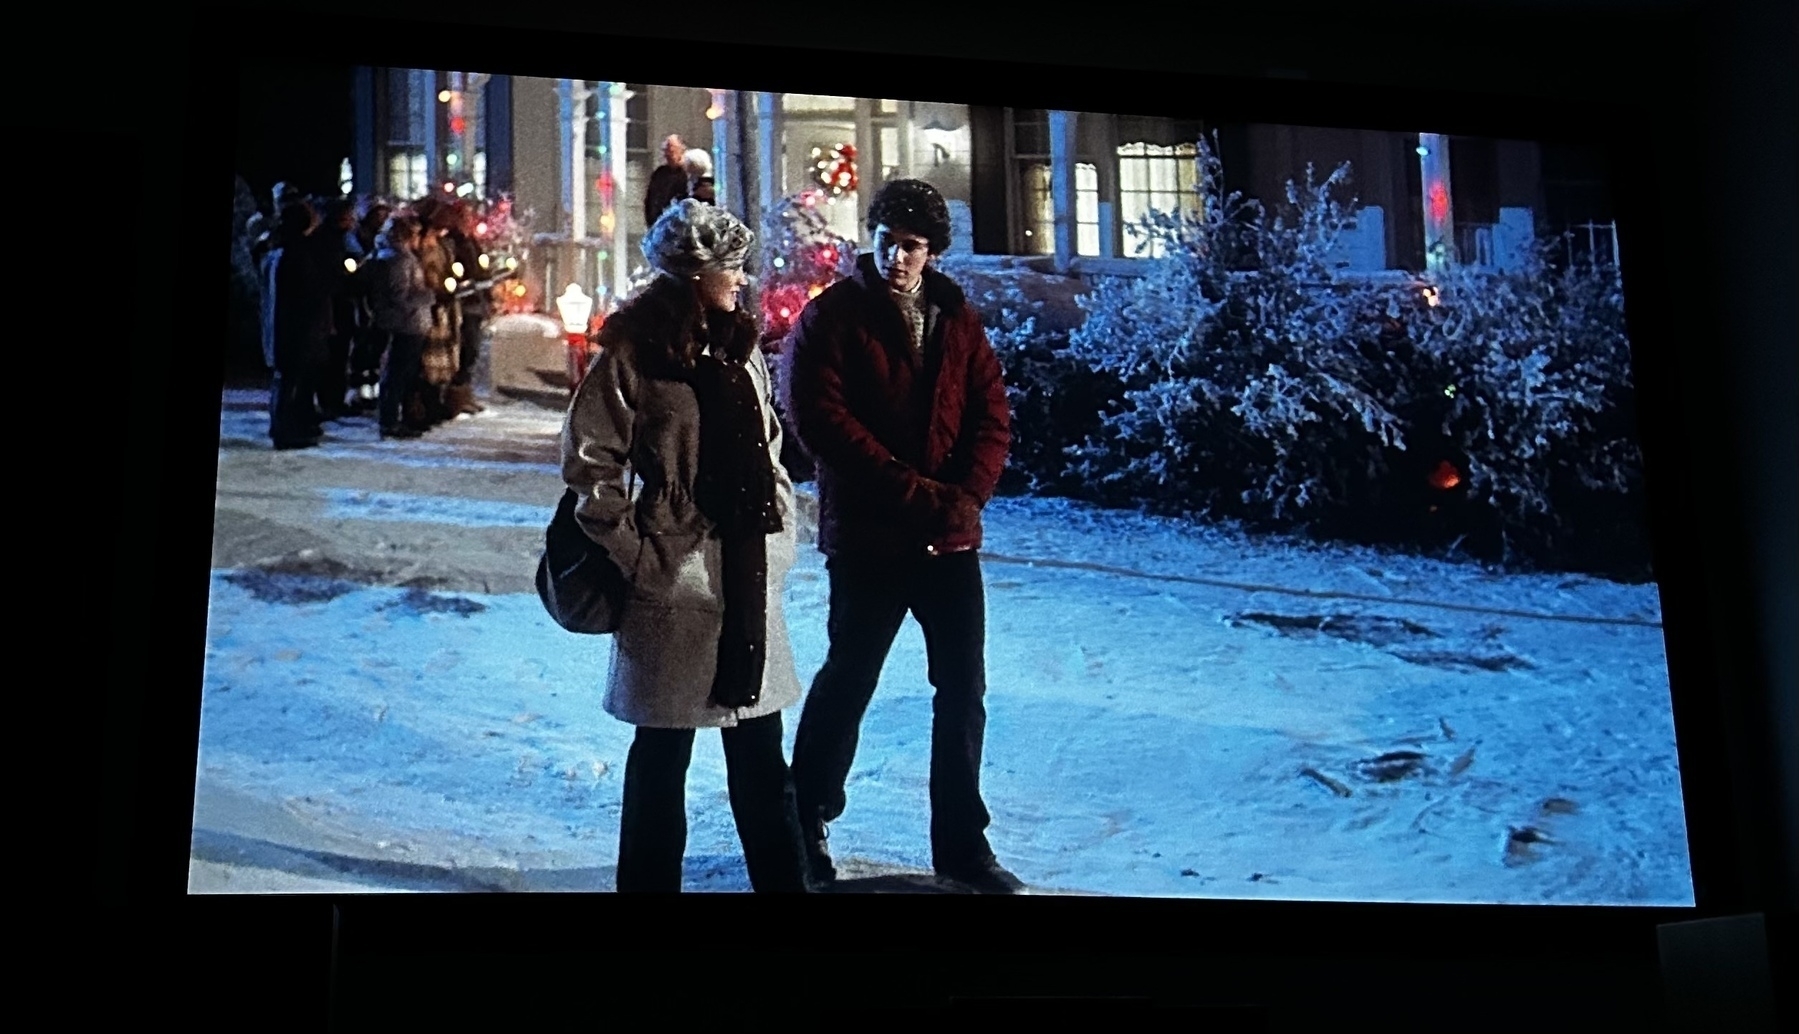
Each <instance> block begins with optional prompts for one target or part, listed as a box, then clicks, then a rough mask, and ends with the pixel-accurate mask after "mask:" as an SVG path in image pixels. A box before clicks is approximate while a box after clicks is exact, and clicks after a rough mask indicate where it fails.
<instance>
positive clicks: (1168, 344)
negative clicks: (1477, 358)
mask: <svg viewBox="0 0 1799 1034" xmlns="http://www.w3.org/2000/svg"><path fill="white" fill-rule="evenodd" d="M1196 160H1197V161H1198V162H1199V176H1198V177H1197V182H1198V185H1197V187H1196V189H1197V190H1199V192H1200V194H1201V199H1202V204H1201V206H1200V211H1199V213H1198V214H1196V215H1194V214H1185V213H1153V214H1152V215H1151V216H1150V217H1149V218H1148V219H1146V220H1145V224H1144V229H1145V231H1146V233H1147V235H1148V236H1149V237H1151V238H1152V239H1156V240H1160V241H1161V242H1162V244H1163V248H1164V257H1163V258H1160V259H1157V260H1153V261H1152V263H1151V265H1150V268H1149V271H1148V275H1146V276H1144V277H1141V278H1122V277H1121V278H1116V279H1113V280H1110V281H1105V282H1101V283H1099V284H1098V285H1096V287H1095V289H1094V291H1093V292H1092V294H1091V295H1089V296H1088V298H1087V299H1086V301H1085V302H1084V305H1085V307H1086V308H1087V309H1088V317H1087V321H1086V323H1085V324H1083V325H1082V327H1081V328H1080V329H1079V330H1077V331H1076V332H1075V334H1074V335H1072V337H1071V340H1070V344H1071V346H1072V350H1073V352H1074V353H1075V354H1076V355H1077V356H1078V357H1079V358H1081V359H1082V360H1083V361H1085V362H1087V363H1088V364H1089V366H1090V367H1091V368H1093V369H1094V370H1096V371H1103V372H1106V373H1110V374H1113V375H1114V376H1117V377H1119V378H1120V379H1121V380H1122V381H1123V384H1124V389H1123V391H1122V393H1121V395H1120V397H1119V398H1118V399H1117V400H1116V408H1115V410H1114V411H1113V412H1110V413H1108V414H1106V416H1105V418H1104V427H1103V429H1102V431H1101V432H1100V433H1099V434H1097V435H1095V436H1093V437H1091V438H1090V439H1089V440H1088V441H1087V442H1085V443H1084V444H1083V445H1082V446H1081V447H1079V448H1078V449H1077V450H1076V451H1075V456H1074V465H1075V467H1076V468H1077V469H1078V470H1079V471H1081V472H1082V473H1083V474H1084V475H1085V476H1086V477H1088V478H1089V479H1091V480H1092V481H1093V482H1094V483H1095V484H1096V485H1097V486H1101V495H1102V497H1110V498H1113V499H1114V500H1116V501H1126V500H1128V501H1131V502H1136V503H1141V504H1145V505H1148V506H1150V507H1151V508H1154V509H1161V510H1169V511H1200V512H1208V513H1214V514H1218V515H1225V516H1238V517H1244V518H1248V519H1252V520H1261V521H1278V522H1282V523H1293V522H1304V521H1309V520H1315V519H1317V518H1318V517H1319V516H1320V515H1321V514H1324V513H1326V512H1328V511H1329V510H1330V509H1331V508H1332V507H1333V506H1342V505H1343V504H1344V503H1346V502H1347V501H1348V500H1349V498H1350V495H1351V493H1350V489H1349V485H1348V482H1349V481H1350V480H1353V479H1354V478H1355V477H1357V476H1367V475H1366V474H1360V475H1358V471H1362V470H1366V469H1368V468H1370V467H1377V466H1378V464H1379V461H1380V458H1381V455H1382V451H1383V450H1385V449H1390V448H1402V447H1403V441H1404V437H1403V428H1402V424H1401V421H1400V420H1399V418H1398V417H1397V416H1396V415H1395V414H1394V413H1393V411H1392V410H1391V408H1390V406H1389V405H1388V404H1387V402H1386V400H1385V399H1384V398H1383V392H1382V391H1381V390H1379V389H1378V388H1377V387H1376V386H1375V385H1374V384H1371V383H1370V382H1369V377H1370V375H1371V374H1376V373H1379V372H1380V371H1379V369H1378V367H1373V366H1371V365H1370V363H1369V362H1368V360H1367V356H1366V355H1365V349H1364V348H1363V347H1362V346H1363V343H1364V341H1365V340H1368V339H1372V338H1373V337H1374V336H1376V333H1377V329H1378V324H1376V323H1374V322H1372V321H1371V320H1370V319H1369V311H1368V310H1369V309H1370V305H1371V301H1370V298H1369V292H1368V290H1367V289H1366V288H1364V287H1361V286H1358V285H1356V284H1354V283H1349V282H1344V281H1342V280H1341V279H1340V277H1339V276H1338V274H1337V270H1336V268H1335V264H1334V260H1333V259H1332V257H1331V256H1332V251H1333V249H1334V247H1335V246H1336V243H1337V238H1338V236H1339V235H1340V234H1341V233H1342V231H1343V229H1344V228H1345V227H1346V226H1347V225H1348V223H1349V221H1350V220H1351V218H1352V217H1353V214H1354V211H1355V201H1354V199H1353V198H1347V199H1346V198H1344V197H1343V196H1342V195H1343V194H1344V192H1345V188H1346V186H1347V183H1348V178H1349V166H1348V165H1347V164H1345V165H1343V166H1340V167H1338V168H1337V169H1336V170H1335V171H1333V172H1332V173H1331V174H1330V175H1329V176H1327V177H1325V178H1324V179H1323V180H1322V181H1319V180H1318V179H1317V177H1316V173H1315V171H1314V170H1313V169H1311V168H1310V167H1308V168H1307V170H1306V175H1305V179H1304V181H1303V183H1297V182H1290V183H1289V184H1288V186H1287V194H1286V198H1285V204H1283V205H1281V206H1279V207H1278V208H1276V209H1275V210H1274V211H1273V212H1272V213H1271V212H1269V211H1268V210H1267V209H1266V208H1265V207H1264V206H1262V205H1261V204H1260V203H1259V202H1256V201H1254V200H1252V199H1246V198H1244V197H1243V196H1242V195H1241V193H1238V192H1232V193H1229V194H1226V193H1225V192H1224V190H1223V187H1222V182H1223V178H1222V169H1221V168H1220V166H1219V163H1218V159H1217V156H1216V151H1215V150H1214V148H1213V147H1212V146H1211V145H1210V144H1209V143H1208V142H1207V141H1205V140H1203V139H1202V140H1201V141H1200V142H1199V156H1198V158H1197V159H1196ZM1388 380H1391V378H1388Z"/></svg>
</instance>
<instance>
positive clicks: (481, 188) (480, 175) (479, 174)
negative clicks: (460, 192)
mask: <svg viewBox="0 0 1799 1034" xmlns="http://www.w3.org/2000/svg"><path fill="white" fill-rule="evenodd" d="M473 172H474V178H475V194H476V195H477V196H480V197H486V196H487V152H486V151H476V152H475V164H474V169H473Z"/></svg>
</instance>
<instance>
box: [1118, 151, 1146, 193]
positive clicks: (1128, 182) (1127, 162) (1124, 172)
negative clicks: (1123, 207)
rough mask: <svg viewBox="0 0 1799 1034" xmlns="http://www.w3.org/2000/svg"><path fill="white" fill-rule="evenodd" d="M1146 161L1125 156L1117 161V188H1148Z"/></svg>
mask: <svg viewBox="0 0 1799 1034" xmlns="http://www.w3.org/2000/svg"><path fill="white" fill-rule="evenodd" d="M1147 165H1148V163H1146V162H1144V161H1142V160H1141V159H1133V158H1127V159H1123V160H1121V161H1119V163H1118V189H1119V190H1120V191H1135V190H1148V189H1149V170H1148V168H1147Z"/></svg>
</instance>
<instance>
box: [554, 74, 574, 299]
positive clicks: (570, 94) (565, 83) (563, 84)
mask: <svg viewBox="0 0 1799 1034" xmlns="http://www.w3.org/2000/svg"><path fill="white" fill-rule="evenodd" d="M575 89H576V86H575V81H574V80H573V79H559V80H557V82H556V100H557V102H558V110H557V115H558V117H559V118H560V120H561V122H562V126H561V129H562V132H560V133H558V134H557V139H558V140H559V141H560V142H561V144H562V162H561V165H562V174H561V175H560V176H558V177H556V178H557V179H559V180H561V181H562V214H563V216H564V218H563V219H560V220H557V222H558V227H557V228H558V229H560V230H561V231H562V232H563V233H570V232H572V230H573V226H574V222H573V218H574V211H575V193H576V191H575V178H574V169H575V158H576V156H577V155H578V154H579V153H580V147H579V142H578V141H577V139H576V136H575V133H576V130H575V123H576V121H577V120H578V119H579V118H580V112H579V111H578V110H576V109H577V105H576V104H575ZM556 293H557V292H551V294H550V297H552V298H554V297H555V296H556Z"/></svg>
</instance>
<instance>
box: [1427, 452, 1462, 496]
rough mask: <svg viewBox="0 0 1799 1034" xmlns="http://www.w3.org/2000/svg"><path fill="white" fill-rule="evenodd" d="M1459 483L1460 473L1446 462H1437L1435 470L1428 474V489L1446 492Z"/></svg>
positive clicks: (1453, 465) (1451, 464)
mask: <svg viewBox="0 0 1799 1034" xmlns="http://www.w3.org/2000/svg"><path fill="white" fill-rule="evenodd" d="M1461 483H1462V472H1461V471H1459V470H1457V469H1455V464H1453V463H1451V462H1449V461H1448V460H1440V461H1438V463H1437V469H1436V470H1433V471H1431V472H1430V487H1432V488H1434V489H1437V490H1438V491H1440V492H1447V491H1449V490H1450V489H1452V488H1454V487H1455V486H1457V485H1459V484H1461Z"/></svg>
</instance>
